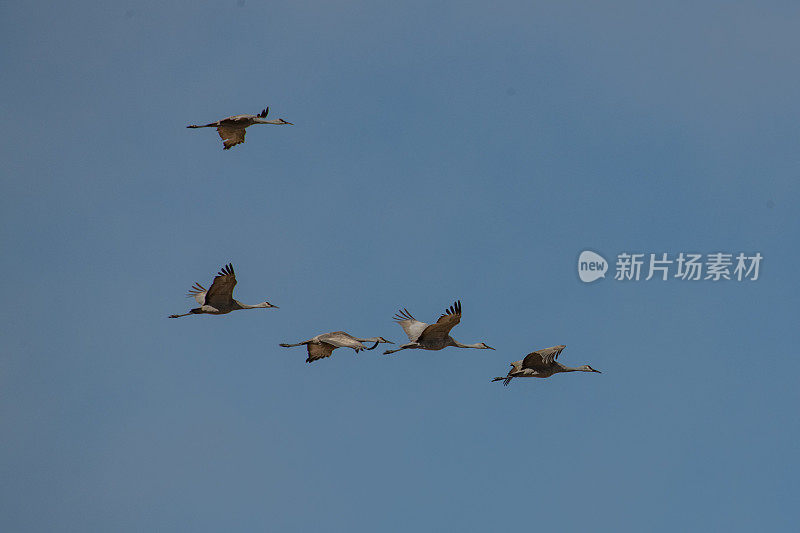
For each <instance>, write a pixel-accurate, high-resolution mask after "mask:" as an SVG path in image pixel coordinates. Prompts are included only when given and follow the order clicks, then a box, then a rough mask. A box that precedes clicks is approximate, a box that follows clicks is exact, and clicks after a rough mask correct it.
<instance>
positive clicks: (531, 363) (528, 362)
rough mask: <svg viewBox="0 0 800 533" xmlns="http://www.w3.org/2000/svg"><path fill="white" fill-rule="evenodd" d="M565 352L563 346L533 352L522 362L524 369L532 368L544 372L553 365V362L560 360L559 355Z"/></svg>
mask: <svg viewBox="0 0 800 533" xmlns="http://www.w3.org/2000/svg"><path fill="white" fill-rule="evenodd" d="M563 350H564V348H563V347H562V346H552V347H550V348H542V349H541V350H537V351H535V352H531V353H529V354H528V355H526V356H525V359H523V360H522V366H523V368H532V369H534V370H544V369H546V368H549V367H550V365H552V364H553V361H555V360H556V359H558V355H559V354H560V353H561V352H562V351H563Z"/></svg>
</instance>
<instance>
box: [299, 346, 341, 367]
mask: <svg viewBox="0 0 800 533" xmlns="http://www.w3.org/2000/svg"><path fill="white" fill-rule="evenodd" d="M306 348H307V349H308V358H306V363H312V362H314V361H316V360H317V359H325V358H326V357H330V356H331V354H332V353H333V350H335V349H336V347H335V346H334V345H333V344H328V343H327V342H323V343H322V344H315V343H309V344H307V345H306Z"/></svg>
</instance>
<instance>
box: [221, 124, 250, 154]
mask: <svg viewBox="0 0 800 533" xmlns="http://www.w3.org/2000/svg"><path fill="white" fill-rule="evenodd" d="M217 133H219V138H220V139H222V144H223V145H224V146H223V148H222V149H223V150H229V149H230V148H231V147H232V146H236V145H237V144H242V143H243V142H244V133H245V129H244V128H234V127H231V126H217Z"/></svg>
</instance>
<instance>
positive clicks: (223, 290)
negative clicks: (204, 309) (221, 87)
mask: <svg viewBox="0 0 800 533" xmlns="http://www.w3.org/2000/svg"><path fill="white" fill-rule="evenodd" d="M235 286H236V274H235V273H234V272H233V265H232V264H231V263H228V264H227V265H225V266H224V267H222V269H221V270H220V271H219V273H218V274H217V276H216V277H215V278H214V283H212V284H211V288H210V289H208V292H206V295H205V302H204V303H205V305H210V306H211V307H215V308H216V309H226V308H230V306H231V302H232V301H233V288H234V287H235Z"/></svg>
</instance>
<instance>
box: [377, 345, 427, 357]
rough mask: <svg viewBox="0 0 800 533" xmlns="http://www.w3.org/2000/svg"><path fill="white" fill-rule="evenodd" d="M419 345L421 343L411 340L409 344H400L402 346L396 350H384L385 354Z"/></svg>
mask: <svg viewBox="0 0 800 533" xmlns="http://www.w3.org/2000/svg"><path fill="white" fill-rule="evenodd" d="M419 346H420V345H419V344H418V343H416V342H409V343H408V344H402V345H400V347H399V348H397V349H396V350H386V351H385V352H383V355H389V354H391V353H395V352H399V351H400V350H408V349H413V348H419Z"/></svg>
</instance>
